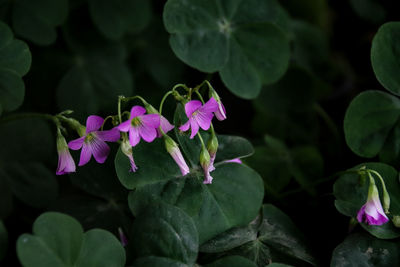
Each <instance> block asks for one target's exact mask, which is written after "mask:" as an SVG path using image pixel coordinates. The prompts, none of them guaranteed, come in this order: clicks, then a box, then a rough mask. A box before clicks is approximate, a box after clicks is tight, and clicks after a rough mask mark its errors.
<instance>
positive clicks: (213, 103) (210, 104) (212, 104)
mask: <svg viewBox="0 0 400 267" xmlns="http://www.w3.org/2000/svg"><path fill="white" fill-rule="evenodd" d="M217 110H218V102H217V100H215V99H214V98H213V97H211V98H210V99H209V100H208V101H207V102H206V103H205V104H204V105H203V106H202V107H201V108H199V111H200V112H203V113H212V112H215V111H217Z"/></svg>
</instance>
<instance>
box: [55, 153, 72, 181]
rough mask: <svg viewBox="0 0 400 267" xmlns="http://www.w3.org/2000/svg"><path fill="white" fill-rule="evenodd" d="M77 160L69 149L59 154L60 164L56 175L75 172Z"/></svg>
mask: <svg viewBox="0 0 400 267" xmlns="http://www.w3.org/2000/svg"><path fill="white" fill-rule="evenodd" d="M75 169H76V167H75V162H74V160H73V158H72V156H71V154H70V153H69V151H68V150H66V151H62V152H60V153H59V154H58V165H57V170H56V175H62V174H66V173H71V172H75Z"/></svg>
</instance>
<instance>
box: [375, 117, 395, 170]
mask: <svg viewBox="0 0 400 267" xmlns="http://www.w3.org/2000/svg"><path fill="white" fill-rule="evenodd" d="M379 160H380V161H382V162H383V163H386V164H389V165H392V166H394V167H400V122H397V123H396V125H395V126H394V127H393V128H392V130H391V131H390V133H389V135H388V137H387V138H386V141H385V144H384V145H383V147H382V149H381V151H380V152H379Z"/></svg>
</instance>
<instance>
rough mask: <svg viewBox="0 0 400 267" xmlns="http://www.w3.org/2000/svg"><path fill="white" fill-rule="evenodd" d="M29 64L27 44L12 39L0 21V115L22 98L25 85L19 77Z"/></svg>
mask: <svg viewBox="0 0 400 267" xmlns="http://www.w3.org/2000/svg"><path fill="white" fill-rule="evenodd" d="M30 66H31V53H30V51H29V48H28V46H27V45H26V44H25V43H24V42H22V41H20V40H17V39H14V36H13V33H12V32H11V30H10V28H9V27H8V26H7V25H6V24H4V23H3V22H0V115H1V112H2V111H13V110H15V109H17V108H18V107H19V106H20V105H21V104H22V102H23V100H24V95H25V85H24V82H23V81H22V79H21V77H22V76H24V75H25V74H26V73H27V72H28V70H29V68H30Z"/></svg>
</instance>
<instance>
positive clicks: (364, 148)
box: [343, 91, 400, 158]
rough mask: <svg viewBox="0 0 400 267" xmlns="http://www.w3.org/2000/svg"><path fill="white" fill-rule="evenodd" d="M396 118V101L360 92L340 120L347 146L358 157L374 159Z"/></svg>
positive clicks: (398, 106) (399, 110)
mask: <svg viewBox="0 0 400 267" xmlns="http://www.w3.org/2000/svg"><path fill="white" fill-rule="evenodd" d="M399 116H400V100H399V99H398V98H396V97H394V96H392V95H389V94H387V93H385V92H380V91H366V92H362V93H361V94H359V95H358V96H356V97H355V98H354V99H353V101H351V103H350V105H349V107H348V108H347V111H346V115H345V117H344V126H343V127H344V135H345V138H346V143H347V145H348V146H349V147H350V148H351V150H352V151H353V152H354V153H356V154H357V155H359V156H362V157H367V158H372V157H374V156H376V155H377V154H378V153H379V152H380V150H381V149H382V147H383V145H384V144H385V141H386V139H387V137H388V135H389V133H390V130H391V129H392V128H393V127H394V126H395V124H396V123H397V121H398V119H399Z"/></svg>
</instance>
